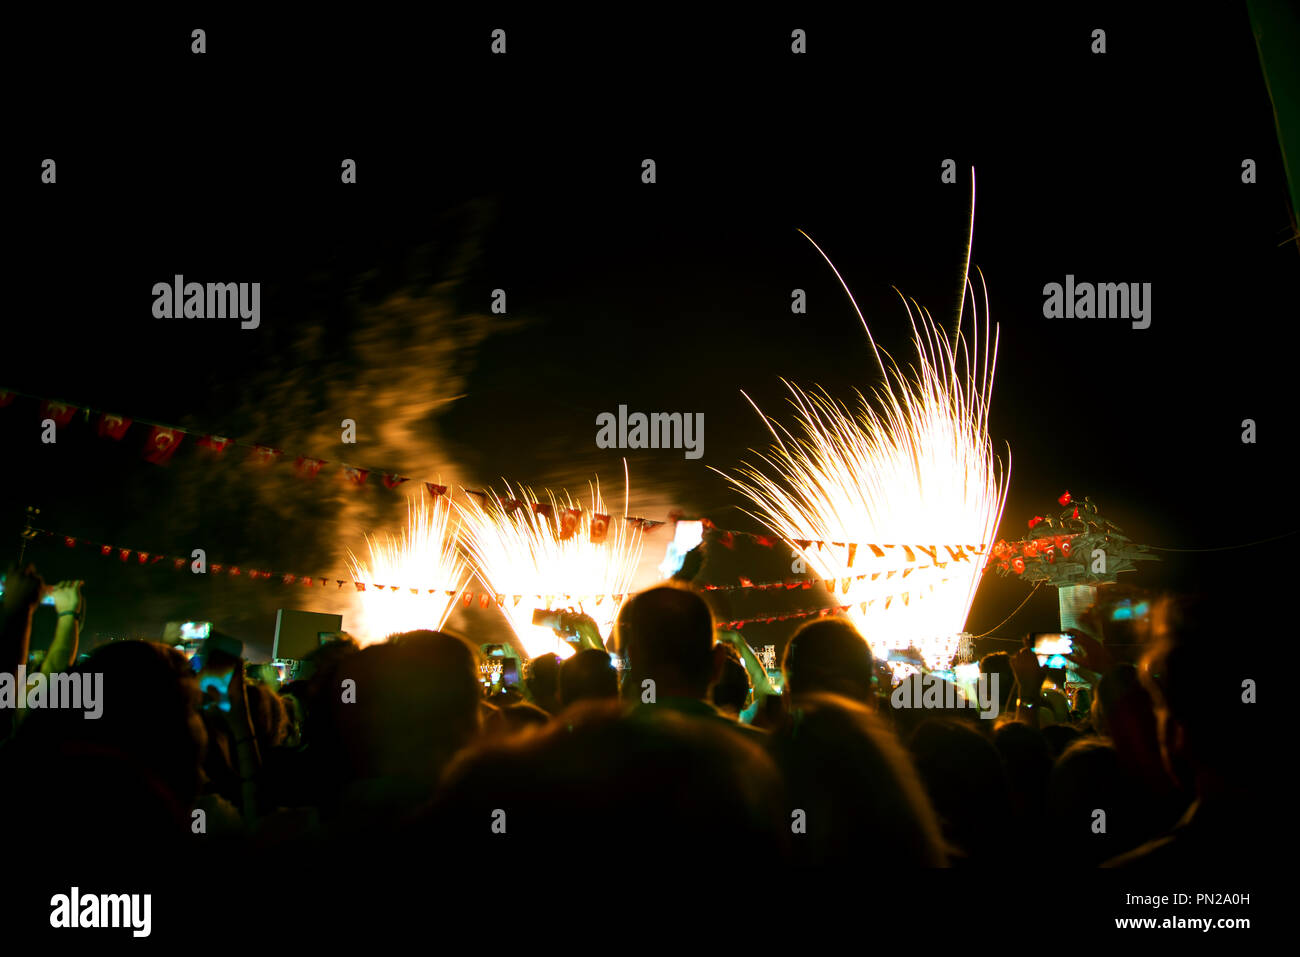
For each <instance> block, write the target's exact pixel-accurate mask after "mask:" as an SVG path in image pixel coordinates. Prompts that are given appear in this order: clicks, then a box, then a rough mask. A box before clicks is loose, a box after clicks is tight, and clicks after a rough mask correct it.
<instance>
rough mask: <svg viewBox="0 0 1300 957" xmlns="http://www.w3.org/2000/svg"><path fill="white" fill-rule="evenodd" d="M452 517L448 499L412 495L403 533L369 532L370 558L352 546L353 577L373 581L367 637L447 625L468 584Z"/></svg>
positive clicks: (364, 628) (367, 599)
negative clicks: (380, 534)
mask: <svg viewBox="0 0 1300 957" xmlns="http://www.w3.org/2000/svg"><path fill="white" fill-rule="evenodd" d="M451 518H452V506H451V504H450V503H449V502H447V500H446V499H442V498H439V499H437V500H435V502H434V504H433V505H432V506H431V505H429V504H428V502H426V501H425V499H424V498H423V497H417V498H412V499H411V500H410V502H409V505H408V509H407V520H406V529H405V531H403V532H402V533H401V535H398V536H393V535H384V536H382V537H380V536H370V535H368V536H366V545H367V546H368V549H369V551H370V560H369V561H363V560H362V559H360V558H358V557H357V556H356V555H355V554H353V552H352V551H351V550H350V549H349V550H348V567H349V569H350V570H351V572H352V577H353V578H354V579H355V580H356V581H358V582H362V583H363V584H365V585H366V586H367V587H366V590H365V591H364V592H362V593H361V595H360V598H361V620H362V625H361V627H360V628H359V629H358V631H359V634H360V636H361V637H363V638H364V639H366V640H367V641H382V640H383V639H384V638H386V637H388V636H389V635H393V634H400V633H402V632H404V631H414V630H417V629H422V628H429V629H433V630H434V631H437V630H439V629H441V628H442V626H443V625H444V624H446V622H447V618H448V617H449V616H450V615H451V612H452V609H453V608H454V607H455V606H456V600H457V599H458V598H459V597H460V594H461V592H462V591H463V590H464V588H465V585H466V584H467V583H468V582H467V576H466V575H465V568H466V565H465V561H464V560H463V559H462V558H461V557H460V554H459V552H458V551H457V547H456V539H457V532H456V528H455V526H454V525H453V524H452V521H451ZM376 583H378V584H380V585H382V586H384V587H383V589H378V588H376V587H375V584H376ZM394 585H396V586H397V590H396V591H394V590H393V586H394Z"/></svg>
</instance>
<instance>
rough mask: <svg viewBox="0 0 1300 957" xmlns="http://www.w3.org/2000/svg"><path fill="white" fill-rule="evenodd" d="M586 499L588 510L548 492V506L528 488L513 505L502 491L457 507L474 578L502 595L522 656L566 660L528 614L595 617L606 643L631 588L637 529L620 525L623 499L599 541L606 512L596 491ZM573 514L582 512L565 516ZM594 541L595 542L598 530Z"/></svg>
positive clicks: (555, 640) (562, 645)
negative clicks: (556, 611)
mask: <svg viewBox="0 0 1300 957" xmlns="http://www.w3.org/2000/svg"><path fill="white" fill-rule="evenodd" d="M590 493H591V503H590V507H583V506H582V505H581V503H580V502H578V501H575V500H574V499H573V498H571V497H570V496H569V495H568V493H567V492H566V493H564V495H563V498H562V499H560V498H557V497H556V495H555V494H554V493H552V492H547V493H546V495H547V498H548V500H549V501H548V502H541V500H540V499H539V498H538V497H537V496H536V495H535V494H534V493H533V491H532V490H531V489H528V488H521V489H520V490H519V498H518V499H515V498H514V497H513V494H514V493H513V492H511V490H510V487H509V485H507V486H506V494H507V498H506V499H504V500H503V499H502V498H500V497H499V496H498V495H497V494H496V493H495V492H490V493H489V494H488V498H487V500H486V501H484V502H483V503H482V504H481V505H471V506H468V507H460V506H457V508H458V509H459V511H460V514H461V521H462V523H463V527H464V540H465V547H466V551H467V552H468V554H469V556H470V558H471V561H472V563H473V566H474V573H475V575H476V576H477V577H478V579H479V580H480V581H481V582H482V583H483V585H484V586H485V587H486V588H487V589H488V591H490V592H492V593H494V594H496V595H500V596H502V601H501V602H500V603H499V607H500V610H501V612H502V614H504V615H505V617H506V620H507V621H508V622H509V623H510V627H511V628H512V629H513V630H514V633H515V636H516V637H517V638H518V639H519V643H520V644H521V645H522V646H523V648H524V652H525V654H527V656H528V657H529V658H535V657H537V656H538V655H544V654H548V653H554V654H557V655H559V656H560V657H561V658H567V657H569V656H570V655H572V654H573V648H572V646H571V645H569V644H568V642H566V641H564V640H563V639H561V638H559V637H558V636H557V635H556V634H555V632H554V631H552V630H551V629H550V628H545V627H542V626H540V625H534V624H533V611H534V610H535V609H537V608H563V609H568V608H573V609H574V610H576V611H580V612H582V613H583V614H587V615H590V616H591V617H592V618H593V619H595V621H596V624H597V625H598V626H599V627H600V632H601V635H602V637H604V638H606V639H608V637H609V633H610V630H611V629H612V627H613V624H614V620H615V619H616V618H617V617H618V612H619V609H620V608H621V607H622V605H623V601H624V600H625V598H626V596H627V594H628V592H629V591H630V590H631V588H632V577H633V575H634V574H635V572H636V567H637V563H638V562H639V561H640V558H641V548H642V536H643V531H642V529H641V527H640V526H639V525H632V524H630V523H628V522H627V521H626V517H627V498H626V493H625V495H624V501H623V514H622V515H621V516H620V515H614V516H612V517H610V518H609V520H608V529H607V531H606V532H605V534H604V536H603V540H598V541H595V542H593V541H592V540H591V539H592V522H593V521H596V520H598V519H597V516H601V517H604V516H605V515H606V514H607V513H606V509H605V503H604V501H603V500H602V498H601V495H600V486H599V485H598V484H597V485H593V486H591V488H590ZM539 504H541V505H542V513H544V512H546V511H547V509H546V506H547V505H548V504H549V511H550V513H551V514H550V515H546V514H542V513H539V512H538V511H537V510H536V509H535V508H534V506H535V505H539ZM577 509H581V512H580V513H579V512H576V511H570V510H577ZM566 516H567V518H566ZM562 530H563V531H562ZM565 532H569V534H567V537H562V536H564V534H565ZM595 537H596V538H597V539H601V538H602V536H601V535H600V534H599V530H598V533H597V535H596V536H595Z"/></svg>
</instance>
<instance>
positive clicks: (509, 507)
mask: <svg viewBox="0 0 1300 957" xmlns="http://www.w3.org/2000/svg"><path fill="white" fill-rule="evenodd" d="M501 504H502V505H504V506H505V510H506V514H507V515H510V514H512V513H514V512H517V511H519V510H520V509H521V508H523V507H524V503H523V502H521V501H519V499H517V498H508V499H506V500H505V501H504V502H502V503H501Z"/></svg>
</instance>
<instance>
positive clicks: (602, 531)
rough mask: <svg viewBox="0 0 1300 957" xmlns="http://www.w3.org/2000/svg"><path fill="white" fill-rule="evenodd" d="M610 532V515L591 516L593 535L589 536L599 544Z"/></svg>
mask: <svg viewBox="0 0 1300 957" xmlns="http://www.w3.org/2000/svg"><path fill="white" fill-rule="evenodd" d="M608 534H609V516H608V515H593V516H591V535H590V536H589V537H590V538H591V540H592V541H593V542H594V543H596V544H597V545H599V544H600V543H601V542H603V541H604V540H605V536H606V535H608Z"/></svg>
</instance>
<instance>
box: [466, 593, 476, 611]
mask: <svg viewBox="0 0 1300 957" xmlns="http://www.w3.org/2000/svg"><path fill="white" fill-rule="evenodd" d="M473 600H474V593H473V592H469V591H467V592H465V607H466V608H468V607H469V605H470V602H472V601H473Z"/></svg>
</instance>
